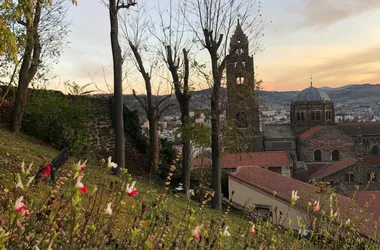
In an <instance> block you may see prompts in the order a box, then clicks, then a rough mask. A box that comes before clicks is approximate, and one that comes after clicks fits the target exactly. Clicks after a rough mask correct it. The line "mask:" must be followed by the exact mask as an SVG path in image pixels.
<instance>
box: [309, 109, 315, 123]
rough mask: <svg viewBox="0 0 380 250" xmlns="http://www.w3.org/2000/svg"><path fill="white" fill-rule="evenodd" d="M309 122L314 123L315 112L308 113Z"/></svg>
mask: <svg viewBox="0 0 380 250" xmlns="http://www.w3.org/2000/svg"><path fill="white" fill-rule="evenodd" d="M310 120H312V121H315V111H311V112H310Z"/></svg>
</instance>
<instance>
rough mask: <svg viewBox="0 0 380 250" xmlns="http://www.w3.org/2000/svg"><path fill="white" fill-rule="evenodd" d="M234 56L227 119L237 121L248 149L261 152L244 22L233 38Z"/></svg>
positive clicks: (230, 66)
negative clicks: (255, 138) (243, 27)
mask: <svg viewBox="0 0 380 250" xmlns="http://www.w3.org/2000/svg"><path fill="white" fill-rule="evenodd" d="M230 53H231V56H230V57H229V60H228V61H227V64H226V67H227V96H228V104H227V113H226V115H227V120H228V121H229V122H230V124H234V125H235V126H233V127H234V131H235V132H236V133H240V134H243V135H244V139H245V140H246V148H247V150H248V151H261V150H262V149H259V148H260V147H261V146H260V145H261V144H262V142H261V143H259V148H258V147H257V145H256V146H255V145H254V144H256V143H257V140H256V142H255V143H254V136H255V135H256V136H257V135H259V134H260V123H259V109H258V103H257V100H256V99H255V98H254V90H255V76H254V75H255V73H254V65H253V57H252V56H250V55H249V42H248V37H247V36H246V35H245V34H244V32H243V30H242V28H241V25H240V23H239V22H238V24H237V26H236V30H235V33H234V34H233V36H232V37H231V40H230Z"/></svg>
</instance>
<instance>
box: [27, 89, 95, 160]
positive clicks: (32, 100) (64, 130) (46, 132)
mask: <svg viewBox="0 0 380 250" xmlns="http://www.w3.org/2000/svg"><path fill="white" fill-rule="evenodd" d="M28 97H29V102H28V105H27V107H26V110H25V114H24V118H23V121H22V131H24V132H25V133H26V134H28V135H32V136H34V137H37V138H39V139H41V140H43V141H45V142H48V143H50V144H52V145H53V146H54V147H56V148H58V149H61V148H62V147H64V146H66V145H70V146H71V149H70V150H71V152H72V153H74V154H80V153H81V151H82V150H83V148H84V146H86V145H88V141H89V138H90V128H91V127H90V122H91V120H92V113H93V112H92V105H91V103H90V101H89V99H88V97H85V96H81V97H75V96H72V97H67V96H65V95H63V94H62V93H60V92H52V91H48V90H39V91H34V92H32V93H30V94H29V96H28Z"/></svg>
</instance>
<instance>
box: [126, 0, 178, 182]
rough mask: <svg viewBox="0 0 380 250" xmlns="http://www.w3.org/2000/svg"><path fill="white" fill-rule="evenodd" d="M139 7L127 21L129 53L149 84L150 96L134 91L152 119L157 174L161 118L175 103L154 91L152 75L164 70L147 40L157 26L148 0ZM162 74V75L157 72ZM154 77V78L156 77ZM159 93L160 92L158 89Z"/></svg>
mask: <svg viewBox="0 0 380 250" xmlns="http://www.w3.org/2000/svg"><path fill="white" fill-rule="evenodd" d="M140 3H142V4H139V8H138V10H137V11H136V12H135V13H134V14H133V15H130V16H127V17H126V19H125V21H124V29H123V30H124V36H125V40H126V43H127V44H128V47H129V48H130V49H131V51H132V53H130V54H129V57H130V58H131V59H132V61H133V62H134V64H135V66H136V68H137V69H138V71H139V72H140V74H141V76H142V78H143V82H144V85H145V91H146V97H145V98H144V100H142V98H141V97H139V96H138V95H137V94H136V91H135V90H134V89H133V95H134V97H135V98H136V99H137V100H138V102H139V103H140V105H141V106H142V107H143V109H144V111H145V112H146V115H147V118H148V122H149V164H150V172H151V174H152V176H153V177H155V175H156V172H157V168H158V161H159V139H158V121H159V120H160V118H161V116H162V114H163V113H164V112H165V111H166V110H167V109H168V108H169V107H170V106H173V105H174V104H168V103H167V100H168V99H169V98H170V97H171V94H169V95H166V96H163V97H158V96H157V97H156V98H155V96H154V93H153V88H154V86H153V83H154V81H153V80H152V76H153V77H154V76H155V73H156V72H157V71H160V70H161V68H162V67H161V64H160V63H159V60H158V58H157V53H156V51H152V50H150V49H149V48H150V47H151V46H148V44H147V40H148V37H149V36H150V32H149V29H150V28H151V27H153V25H152V23H151V20H150V19H149V17H150V16H149V14H148V11H147V8H146V2H143V1H141V2H140ZM157 74H158V75H159V76H158V77H159V78H160V77H161V75H160V74H159V73H157ZM153 79H154V78H153ZM157 94H159V93H157Z"/></svg>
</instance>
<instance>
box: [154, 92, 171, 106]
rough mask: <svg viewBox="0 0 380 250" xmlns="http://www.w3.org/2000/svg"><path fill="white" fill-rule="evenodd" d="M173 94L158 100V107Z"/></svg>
mask: <svg viewBox="0 0 380 250" xmlns="http://www.w3.org/2000/svg"><path fill="white" fill-rule="evenodd" d="M171 96H172V94H170V95H167V96H165V97H164V98H163V99H162V100H161V101H159V102H158V104H157V107H160V105H161V104H162V103H164V102H165V101H166V100H167V99H169V98H170V97H171Z"/></svg>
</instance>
